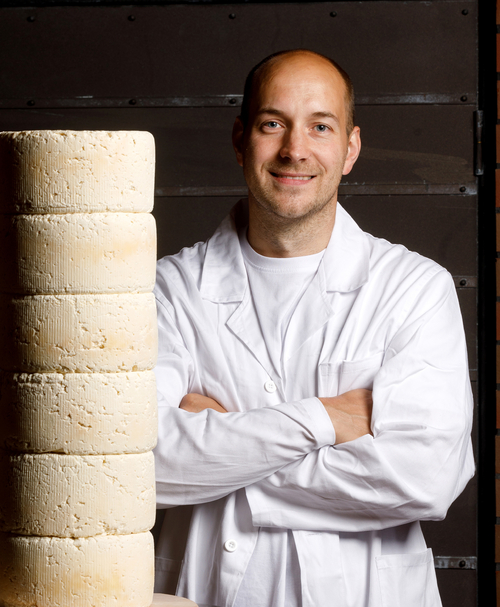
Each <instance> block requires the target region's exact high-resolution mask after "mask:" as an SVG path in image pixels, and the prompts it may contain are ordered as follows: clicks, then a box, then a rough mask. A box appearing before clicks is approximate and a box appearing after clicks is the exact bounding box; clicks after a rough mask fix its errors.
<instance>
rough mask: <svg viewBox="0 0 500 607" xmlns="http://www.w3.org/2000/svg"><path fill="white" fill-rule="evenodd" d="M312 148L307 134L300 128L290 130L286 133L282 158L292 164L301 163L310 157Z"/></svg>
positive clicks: (281, 150)
mask: <svg viewBox="0 0 500 607" xmlns="http://www.w3.org/2000/svg"><path fill="white" fill-rule="evenodd" d="M309 154H310V148H309V141H308V138H307V134H306V133H305V132H304V131H302V130H301V129H298V128H290V129H287V130H286V131H285V134H284V136H283V140H282V145H281V149H280V156H281V158H283V159H288V160H289V161H290V162H300V161H301V160H306V159H307V158H308V157H309Z"/></svg>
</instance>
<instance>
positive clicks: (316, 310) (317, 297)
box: [283, 260, 334, 362]
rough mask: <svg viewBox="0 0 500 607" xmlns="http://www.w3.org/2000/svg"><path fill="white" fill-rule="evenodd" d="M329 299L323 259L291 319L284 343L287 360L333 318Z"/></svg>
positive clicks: (285, 358)
mask: <svg viewBox="0 0 500 607" xmlns="http://www.w3.org/2000/svg"><path fill="white" fill-rule="evenodd" d="M333 313H334V312H333V310H332V307H331V306H330V304H329V303H328V301H327V297H326V285H325V273H324V268H323V260H322V261H321V262H320V265H319V268H318V271H317V272H316V274H315V275H314V278H313V279H312V281H311V284H310V285H309V286H308V287H307V289H306V291H305V293H304V294H303V295H302V298H301V299H300V301H299V303H298V305H297V307H296V308H295V311H294V313H293V315H292V317H291V319H290V323H289V325H288V329H287V332H286V337H285V344H284V353H283V354H284V360H285V362H286V361H288V360H290V358H291V357H292V356H293V355H294V354H295V353H296V352H297V351H298V350H299V349H300V347H301V346H302V345H303V344H304V342H306V341H307V340H308V339H310V338H311V337H312V336H313V335H314V334H315V333H316V331H319V330H320V329H321V327H323V325H324V324H325V323H326V322H327V321H328V320H329V319H330V318H331V316H332V315H333Z"/></svg>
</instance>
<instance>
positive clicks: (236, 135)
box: [233, 116, 244, 167]
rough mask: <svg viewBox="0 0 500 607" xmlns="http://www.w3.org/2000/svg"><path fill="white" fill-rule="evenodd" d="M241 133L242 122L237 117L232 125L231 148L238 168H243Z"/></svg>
mask: <svg viewBox="0 0 500 607" xmlns="http://www.w3.org/2000/svg"><path fill="white" fill-rule="evenodd" d="M243 131H244V127H243V122H241V118H240V117H239V116H237V118H236V120H235V121H234V125H233V148H234V151H235V153H236V160H237V162H238V164H239V165H240V167H242V166H243Z"/></svg>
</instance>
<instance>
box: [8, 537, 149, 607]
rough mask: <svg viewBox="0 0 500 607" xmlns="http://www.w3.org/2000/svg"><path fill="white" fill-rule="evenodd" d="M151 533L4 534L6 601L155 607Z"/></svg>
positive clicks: (16, 606) (16, 605)
mask: <svg viewBox="0 0 500 607" xmlns="http://www.w3.org/2000/svg"><path fill="white" fill-rule="evenodd" d="M153 557H154V554H153V538H152V536H151V534H150V533H149V532H148V533H137V534H133V535H114V536H113V535H98V536H95V537H91V538H82V539H63V538H46V537H22V536H12V535H6V534H5V535H4V534H2V535H0V605H3V607H89V606H92V607H149V606H150V605H151V602H152V600H153V584H154V570H153Z"/></svg>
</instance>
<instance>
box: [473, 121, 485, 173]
mask: <svg viewBox="0 0 500 607" xmlns="http://www.w3.org/2000/svg"><path fill="white" fill-rule="evenodd" d="M483 114H484V112H483V110H478V111H477V112H474V132H475V145H476V149H475V154H474V174H475V175H484V166H483Z"/></svg>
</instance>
